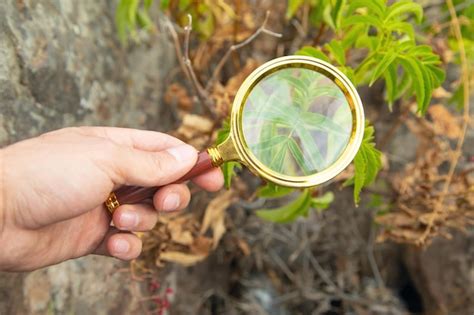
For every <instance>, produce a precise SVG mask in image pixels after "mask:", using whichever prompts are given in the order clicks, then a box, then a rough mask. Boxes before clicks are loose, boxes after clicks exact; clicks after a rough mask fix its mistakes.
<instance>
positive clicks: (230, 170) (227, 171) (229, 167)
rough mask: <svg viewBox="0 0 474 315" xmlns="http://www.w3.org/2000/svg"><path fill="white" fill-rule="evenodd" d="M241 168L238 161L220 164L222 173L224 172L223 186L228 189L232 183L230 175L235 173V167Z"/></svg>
mask: <svg viewBox="0 0 474 315" xmlns="http://www.w3.org/2000/svg"><path fill="white" fill-rule="evenodd" d="M236 168H237V169H239V170H240V169H242V165H240V163H239V162H234V161H231V162H225V163H224V164H222V165H221V170H222V173H223V174H224V186H225V188H227V189H229V188H230V185H231V183H232V177H233V176H234V175H235V169H236Z"/></svg>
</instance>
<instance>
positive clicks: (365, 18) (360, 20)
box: [341, 15, 382, 28]
mask: <svg viewBox="0 0 474 315" xmlns="http://www.w3.org/2000/svg"><path fill="white" fill-rule="evenodd" d="M357 24H362V25H372V26H375V27H377V28H381V27H382V21H381V20H380V19H379V18H378V17H375V16H370V15H354V16H350V17H348V18H346V19H344V20H343V21H342V23H341V26H342V27H343V28H346V27H348V26H351V25H357Z"/></svg>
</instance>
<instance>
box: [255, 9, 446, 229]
mask: <svg viewBox="0 0 474 315" xmlns="http://www.w3.org/2000/svg"><path fill="white" fill-rule="evenodd" d="M305 4H306V5H308V4H309V5H310V7H311V10H310V13H309V14H310V20H311V22H312V23H313V24H314V25H319V26H320V27H322V25H324V24H327V25H329V26H330V27H331V28H332V29H333V30H334V38H333V39H332V40H331V41H329V42H328V43H326V44H325V45H324V46H322V47H312V46H305V47H303V48H302V49H300V50H299V51H298V52H297V53H298V54H302V55H309V56H313V57H316V58H320V59H323V60H325V61H328V62H331V63H333V64H337V65H338V66H339V68H340V69H341V71H343V72H344V73H345V74H346V75H347V76H348V77H349V78H350V79H351V80H352V82H353V83H354V84H355V85H356V86H362V85H368V86H372V85H373V84H374V83H375V82H376V81H377V80H380V79H383V80H384V82H385V91H386V93H385V97H386V100H387V103H388V105H389V107H390V109H392V106H393V104H394V102H395V101H397V100H399V99H409V98H411V97H413V96H414V97H415V98H416V101H417V105H418V112H419V114H424V113H425V112H426V110H427V108H428V106H429V104H430V101H431V95H432V92H433V90H434V89H435V88H437V87H439V86H440V85H441V83H442V82H443V81H444V79H445V72H444V71H443V69H442V68H441V67H440V64H441V61H440V58H439V56H438V55H437V54H435V53H434V52H433V51H432V49H431V47H430V46H427V45H419V44H417V41H416V37H415V31H414V28H413V25H412V24H411V23H410V22H409V21H410V19H411V18H415V20H416V22H418V23H420V22H421V21H422V19H423V10H422V8H421V6H420V5H419V4H417V3H414V2H412V1H411V0H402V1H397V2H395V3H393V4H391V5H388V4H387V3H386V1H384V0H354V1H344V0H335V1H332V0H310V1H309V2H307V3H305V1H303V0H299V1H298V0H296V1H295V0H289V1H288V11H287V17H288V18H291V17H292V16H293V15H294V14H295V13H296V12H297V10H298V9H299V7H301V6H303V5H305ZM355 55H363V56H364V57H363V58H362V59H355V58H354V59H353V60H351V59H352V58H351V56H355ZM381 166H382V163H381V152H380V151H378V150H377V149H376V148H375V143H374V128H373V127H372V126H370V125H367V126H366V129H365V132H364V140H363V143H362V145H361V148H360V149H359V152H358V153H357V155H356V157H355V159H354V169H355V170H354V177H353V178H351V179H349V180H347V181H346V182H345V185H346V186H347V185H353V186H354V202H355V203H356V204H358V203H359V201H360V193H361V190H362V188H363V187H365V186H368V185H370V184H371V183H372V182H373V181H374V180H375V178H376V176H377V173H378V172H379V170H380V169H381ZM275 193H276V194H277V192H276V191H275ZM267 195H268V194H267ZM308 195H309V192H308V190H304V191H303V192H301V194H300V196H298V197H297V198H296V199H295V201H294V202H291V203H289V204H287V205H286V206H284V207H281V208H277V209H275V210H274V211H275V212H273V213H272V212H271V210H269V209H265V210H264V211H263V210H262V211H263V212H259V215H260V216H261V217H263V218H265V219H267V220H271V221H278V222H286V221H288V220H292V219H294V218H296V217H297V216H298V215H304V214H307V212H308V210H307V209H308V208H310V207H311V203H310V202H308V201H307V200H306V199H307V198H308Z"/></svg>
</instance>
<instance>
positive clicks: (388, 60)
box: [369, 52, 397, 86]
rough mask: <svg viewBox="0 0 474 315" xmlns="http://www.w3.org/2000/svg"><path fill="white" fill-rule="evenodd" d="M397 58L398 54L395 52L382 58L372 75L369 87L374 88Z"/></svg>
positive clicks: (387, 53)
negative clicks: (373, 85)
mask: <svg viewBox="0 0 474 315" xmlns="http://www.w3.org/2000/svg"><path fill="white" fill-rule="evenodd" d="M395 58H397V54H396V53H394V52H386V53H385V55H384V56H383V57H382V60H380V61H379V62H378V63H377V66H376V67H375V69H374V72H373V73H372V77H371V78H370V83H369V86H372V84H374V82H375V81H376V80H377V79H378V78H379V77H380V76H381V75H382V74H383V73H384V72H385V71H386V70H387V68H388V66H390V65H391V64H392V62H393V61H394V60H395Z"/></svg>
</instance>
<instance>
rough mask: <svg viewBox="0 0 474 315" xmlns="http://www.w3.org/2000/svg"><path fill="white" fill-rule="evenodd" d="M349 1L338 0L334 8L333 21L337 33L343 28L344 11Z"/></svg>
mask: <svg viewBox="0 0 474 315" xmlns="http://www.w3.org/2000/svg"><path fill="white" fill-rule="evenodd" d="M346 2H347V0H336V3H335V4H334V7H333V9H332V20H333V23H334V26H335V29H336V31H337V30H338V29H339V28H340V26H341V19H342V11H343V8H344V6H345V4H346Z"/></svg>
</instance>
